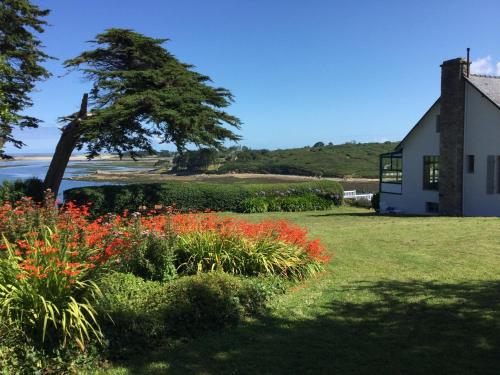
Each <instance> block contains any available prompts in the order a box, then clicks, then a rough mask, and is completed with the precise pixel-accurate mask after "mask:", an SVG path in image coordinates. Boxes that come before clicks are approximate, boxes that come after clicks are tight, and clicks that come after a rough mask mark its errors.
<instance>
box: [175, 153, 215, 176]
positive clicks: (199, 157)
mask: <svg viewBox="0 0 500 375" xmlns="http://www.w3.org/2000/svg"><path fill="white" fill-rule="evenodd" d="M217 159H218V152H217V150H216V149H214V148H201V149H199V150H196V151H185V152H183V153H181V154H178V155H177V156H176V157H175V158H174V160H173V162H174V164H175V170H176V171H187V172H206V171H207V170H208V169H209V167H210V166H211V165H213V164H215V163H216V161H217Z"/></svg>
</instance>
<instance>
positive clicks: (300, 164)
mask: <svg viewBox="0 0 500 375" xmlns="http://www.w3.org/2000/svg"><path fill="white" fill-rule="evenodd" d="M396 145H397V143H395V142H385V143H345V144H342V145H326V146H317V147H304V148H293V149H286V150H275V151H269V150H243V151H240V152H238V153H237V154H236V156H235V158H234V159H233V160H227V161H225V162H224V163H223V164H222V165H221V166H220V167H219V168H218V170H217V173H230V172H240V173H276V174H293V175H300V176H320V175H321V176H323V177H345V176H351V177H373V178H377V177H378V174H379V164H378V163H379V155H380V154H382V153H384V152H389V151H392V150H393V149H394V147H395V146H396Z"/></svg>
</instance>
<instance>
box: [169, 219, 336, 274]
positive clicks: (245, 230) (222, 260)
mask: <svg viewBox="0 0 500 375" xmlns="http://www.w3.org/2000/svg"><path fill="white" fill-rule="evenodd" d="M175 220H176V221H174V225H176V226H177V229H176V230H177V231H178V233H179V234H178V242H177V247H176V262H177V264H178V272H179V273H181V274H195V273H200V272H210V271H224V272H229V273H232V274H236V275H247V276H255V275H281V276H284V277H288V278H292V279H302V278H304V277H306V276H308V275H310V274H313V273H315V272H317V271H319V270H321V268H322V263H323V262H325V261H327V260H328V257H327V256H326V255H325V254H324V248H323V247H322V246H321V245H320V244H319V242H318V241H308V240H307V232H306V231H305V230H303V229H302V228H298V227H296V226H293V225H291V224H288V223H286V222H283V221H279V222H273V221H266V222H261V223H257V224H253V223H247V222H244V221H238V220H234V219H230V218H218V217H216V216H210V215H206V216H204V217H203V216H200V215H198V216H196V215H180V216H179V217H176V218H175Z"/></svg>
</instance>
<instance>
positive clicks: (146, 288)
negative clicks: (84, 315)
mask: <svg viewBox="0 0 500 375" xmlns="http://www.w3.org/2000/svg"><path fill="white" fill-rule="evenodd" d="M100 288H101V290H102V293H103V298H102V300H101V301H100V303H99V305H98V306H97V311H98V313H99V316H100V317H101V322H100V323H101V328H102V331H103V333H104V337H105V338H106V339H107V341H108V350H109V352H110V355H111V356H112V357H122V356H124V355H126V354H127V353H129V352H132V351H137V350H141V348H144V347H146V348H147V347H149V346H150V345H151V344H154V343H155V342H157V341H158V339H159V338H160V337H161V336H162V335H163V334H164V332H165V324H164V322H163V320H162V319H160V317H159V316H158V315H157V314H155V312H153V311H151V309H150V307H149V306H148V300H149V298H150V296H151V295H152V294H153V293H155V292H156V291H158V290H161V289H162V285H161V284H160V283H159V282H156V281H147V280H143V279H142V278H140V277H137V276H135V275H132V274H125V273H118V272H116V273H110V274H108V275H106V276H105V277H103V278H102V280H101V282H100Z"/></svg>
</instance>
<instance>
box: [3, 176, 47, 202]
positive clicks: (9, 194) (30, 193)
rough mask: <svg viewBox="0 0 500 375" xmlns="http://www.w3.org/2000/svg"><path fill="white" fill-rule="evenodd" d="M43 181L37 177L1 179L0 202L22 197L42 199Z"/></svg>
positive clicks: (16, 199)
mask: <svg viewBox="0 0 500 375" xmlns="http://www.w3.org/2000/svg"><path fill="white" fill-rule="evenodd" d="M43 191H44V189H43V181H42V180H40V179H38V178H28V179H26V180H20V179H19V180H15V181H3V182H2V184H1V185H0V202H2V201H9V202H15V201H18V200H19V199H21V198H22V197H31V198H33V200H34V201H36V202H41V201H42V200H43Z"/></svg>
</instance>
